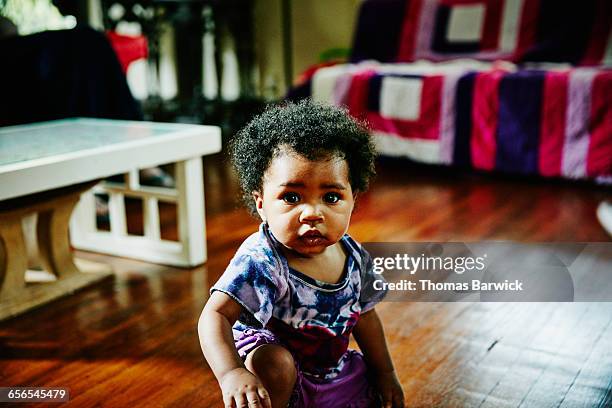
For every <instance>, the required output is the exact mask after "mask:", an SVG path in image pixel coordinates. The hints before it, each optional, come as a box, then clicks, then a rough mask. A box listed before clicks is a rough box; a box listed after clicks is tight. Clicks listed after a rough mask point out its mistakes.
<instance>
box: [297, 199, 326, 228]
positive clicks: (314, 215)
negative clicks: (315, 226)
mask: <svg viewBox="0 0 612 408" xmlns="http://www.w3.org/2000/svg"><path fill="white" fill-rule="evenodd" d="M322 220H323V214H322V213H321V210H320V209H319V206H317V205H308V204H307V205H304V208H303V210H302V213H301V214H300V222H302V223H305V224H311V223H313V222H320V221H322Z"/></svg>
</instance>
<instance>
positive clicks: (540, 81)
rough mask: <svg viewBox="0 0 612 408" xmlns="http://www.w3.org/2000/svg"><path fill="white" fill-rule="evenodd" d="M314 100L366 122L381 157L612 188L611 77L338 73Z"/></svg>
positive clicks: (363, 68)
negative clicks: (611, 185)
mask: <svg viewBox="0 0 612 408" xmlns="http://www.w3.org/2000/svg"><path fill="white" fill-rule="evenodd" d="M312 96H313V98H314V99H315V100H319V101H325V102H330V103H333V104H337V105H344V106H347V107H348V109H349V111H350V113H351V114H352V115H354V116H355V117H358V118H361V119H365V120H366V121H367V122H369V124H370V126H371V127H372V129H373V131H374V134H375V138H376V143H377V146H378V148H379V151H380V153H381V154H383V155H390V156H404V157H409V158H411V159H413V160H415V161H420V162H426V163H433V164H453V165H460V166H469V167H472V168H475V169H480V170H488V171H493V170H496V171H502V172H507V173H514V174H525V175H542V176H546V177H564V178H572V179H594V180H597V181H599V182H604V183H610V182H612V68H591V67H574V68H569V67H557V68H555V69H538V68H532V69H521V70H517V69H516V67H515V66H514V65H512V64H509V63H495V64H488V63H481V62H480V63H479V62H475V61H472V62H470V61H463V62H459V63H446V64H434V63H420V64H386V65H385V64H345V65H338V66H333V67H329V68H323V69H321V70H319V71H317V73H316V74H315V76H314V78H313V82H312Z"/></svg>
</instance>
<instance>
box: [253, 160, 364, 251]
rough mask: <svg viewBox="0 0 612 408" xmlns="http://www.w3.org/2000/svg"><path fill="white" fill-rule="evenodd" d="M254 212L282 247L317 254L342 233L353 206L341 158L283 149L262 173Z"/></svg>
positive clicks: (344, 230) (344, 162) (337, 239)
mask: <svg viewBox="0 0 612 408" xmlns="http://www.w3.org/2000/svg"><path fill="white" fill-rule="evenodd" d="M253 196H254V198H255V204H256V206H257V212H258V213H259V215H260V216H261V218H262V219H263V220H264V221H267V222H268V225H269V226H270V229H271V231H272V234H274V236H275V237H276V239H277V240H279V241H280V242H281V243H282V244H283V245H284V246H285V247H286V248H288V249H289V250H291V251H294V252H295V253H296V254H298V255H301V256H306V257H311V256H315V255H318V254H320V253H322V252H323V251H325V249H326V248H327V247H329V246H331V245H334V244H335V243H337V242H338V241H339V240H340V238H342V236H343V235H344V234H345V233H346V231H347V229H348V226H349V222H350V220H351V213H352V211H353V207H354V204H355V201H354V197H353V191H352V189H351V184H350V183H349V168H348V164H347V163H346V160H344V159H340V158H337V157H333V156H329V157H326V158H324V159H322V160H317V161H311V160H308V159H307V158H305V157H303V156H301V155H299V154H297V153H295V152H293V151H287V150H285V151H283V152H282V153H280V154H279V155H278V156H276V157H275V158H274V159H272V162H271V163H270V166H269V167H268V169H267V170H266V172H265V174H264V180H263V192H254V193H253Z"/></svg>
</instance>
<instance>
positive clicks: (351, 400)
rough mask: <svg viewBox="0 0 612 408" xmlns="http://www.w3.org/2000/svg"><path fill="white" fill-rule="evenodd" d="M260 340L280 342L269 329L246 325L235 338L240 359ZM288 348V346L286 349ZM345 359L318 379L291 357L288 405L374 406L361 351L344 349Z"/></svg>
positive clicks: (315, 407)
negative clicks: (337, 368) (328, 377)
mask: <svg viewBox="0 0 612 408" xmlns="http://www.w3.org/2000/svg"><path fill="white" fill-rule="evenodd" d="M264 344H276V345H281V346H282V344H280V342H279V341H278V339H277V338H276V337H275V336H274V334H273V333H272V332H271V331H269V330H265V329H264V330H261V329H248V330H246V331H245V332H244V333H242V335H241V336H240V337H239V338H238V339H236V349H237V350H238V354H239V355H240V357H241V358H242V359H243V360H244V359H245V358H246V356H247V355H248V354H249V353H250V352H251V351H253V350H255V349H256V348H257V347H259V346H263V345H264ZM288 351H289V352H291V350H288ZM347 353H348V354H349V355H348V359H347V361H346V362H345V364H344V367H343V368H342V371H341V372H340V374H338V375H337V376H336V377H335V378H333V379H331V380H319V379H316V378H313V377H310V376H307V375H305V374H304V373H302V371H301V370H300V367H299V363H298V362H297V360H296V359H295V357H294V359H293V360H294V361H295V362H296V369H297V379H296V382H295V387H294V389H293V395H292V397H291V401H290V403H289V407H291V408H376V407H379V406H380V403H379V399H378V394H377V392H376V391H375V389H374V387H372V385H371V384H370V382H369V381H368V377H367V367H366V364H365V361H364V359H363V355H362V354H361V353H360V352H358V351H356V350H348V352H347Z"/></svg>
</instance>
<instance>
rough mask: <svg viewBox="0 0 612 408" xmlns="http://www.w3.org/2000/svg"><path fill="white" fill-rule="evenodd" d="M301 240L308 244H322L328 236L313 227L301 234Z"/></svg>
mask: <svg viewBox="0 0 612 408" xmlns="http://www.w3.org/2000/svg"><path fill="white" fill-rule="evenodd" d="M300 240H302V241H303V242H304V243H305V244H306V245H313V246H314V245H321V244H322V243H324V242H325V241H326V238H325V237H324V236H323V234H321V233H320V232H319V231H318V230H316V229H312V230H308V231H306V232H305V233H303V234H302V235H300Z"/></svg>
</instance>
